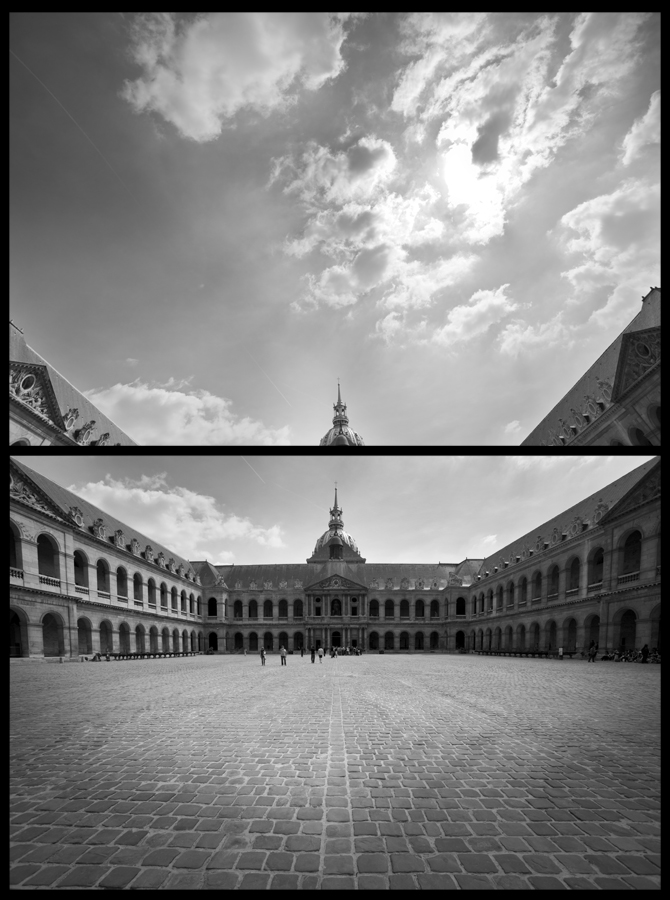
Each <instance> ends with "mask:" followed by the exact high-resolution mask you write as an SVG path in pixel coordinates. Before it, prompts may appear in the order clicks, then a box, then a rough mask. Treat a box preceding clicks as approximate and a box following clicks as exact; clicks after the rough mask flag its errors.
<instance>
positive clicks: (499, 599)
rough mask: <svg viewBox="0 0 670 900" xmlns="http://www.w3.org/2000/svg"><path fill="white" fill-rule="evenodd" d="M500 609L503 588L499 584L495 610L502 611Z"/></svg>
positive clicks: (501, 606)
mask: <svg viewBox="0 0 670 900" xmlns="http://www.w3.org/2000/svg"><path fill="white" fill-rule="evenodd" d="M502 608H503V587H502V584H501V585H500V586H499V588H498V590H497V591H496V609H502Z"/></svg>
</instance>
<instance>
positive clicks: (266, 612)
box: [263, 600, 272, 619]
mask: <svg viewBox="0 0 670 900" xmlns="http://www.w3.org/2000/svg"><path fill="white" fill-rule="evenodd" d="M263 618H264V619H271V618H272V600H266V601H265V603H264V604H263Z"/></svg>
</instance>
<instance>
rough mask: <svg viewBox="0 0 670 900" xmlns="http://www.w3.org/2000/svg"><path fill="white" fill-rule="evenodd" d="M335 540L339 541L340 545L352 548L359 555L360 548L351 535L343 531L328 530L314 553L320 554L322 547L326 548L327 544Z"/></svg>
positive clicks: (317, 544)
mask: <svg viewBox="0 0 670 900" xmlns="http://www.w3.org/2000/svg"><path fill="white" fill-rule="evenodd" d="M333 538H337V539H339V541H338V542H339V543H341V544H344V545H345V546H347V547H350V548H351V549H352V550H353V551H354V553H358V546H357V544H356V541H355V540H354V539H353V538H352V536H351V535H350V534H347V532H346V531H342V530H341V529H337V530H336V529H334V528H333V529H330V528H329V529H328V531H326V532H324V534H322V535H321V537H320V538H319V540H318V541H317V542H316V546H315V547H314V553H318V552H319V550H320V549H321V548H322V547H325V546H326V544H328V543H330V542H331V540H333Z"/></svg>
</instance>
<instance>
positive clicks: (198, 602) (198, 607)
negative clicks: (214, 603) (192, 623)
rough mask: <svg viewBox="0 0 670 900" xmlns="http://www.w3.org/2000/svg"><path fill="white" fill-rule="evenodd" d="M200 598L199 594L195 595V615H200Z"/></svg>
mask: <svg viewBox="0 0 670 900" xmlns="http://www.w3.org/2000/svg"><path fill="white" fill-rule="evenodd" d="M201 600H202V598H201V597H200V596H198V597H196V601H195V606H196V615H198V616H199V615H200V602H201Z"/></svg>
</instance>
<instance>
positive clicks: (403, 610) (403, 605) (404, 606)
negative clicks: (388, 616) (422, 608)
mask: <svg viewBox="0 0 670 900" xmlns="http://www.w3.org/2000/svg"><path fill="white" fill-rule="evenodd" d="M400 618H401V619H409V600H401V601H400ZM405 633H406V632H404V631H403V634H405ZM405 649H407V648H405Z"/></svg>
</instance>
